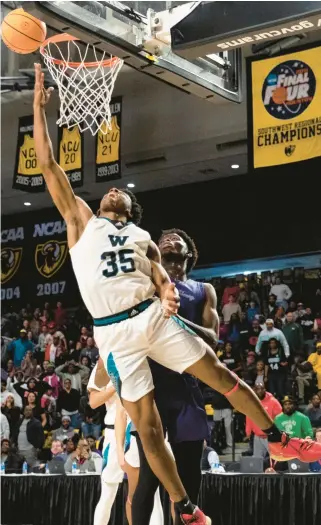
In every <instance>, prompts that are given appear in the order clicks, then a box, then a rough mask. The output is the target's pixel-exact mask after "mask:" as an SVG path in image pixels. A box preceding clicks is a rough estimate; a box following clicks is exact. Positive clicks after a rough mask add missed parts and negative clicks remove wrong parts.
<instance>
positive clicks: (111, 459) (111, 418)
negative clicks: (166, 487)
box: [87, 365, 163, 525]
mask: <svg viewBox="0 0 321 525" xmlns="http://www.w3.org/2000/svg"><path fill="white" fill-rule="evenodd" d="M96 372H97V365H96V366H95V367H94V369H93V371H92V373H91V375H90V378H89V381H88V385H87V389H88V392H89V403H90V406H91V407H92V408H98V407H99V406H101V405H102V404H103V403H105V406H106V416H105V425H106V428H105V435H104V445H103V470H102V474H101V495H100V499H99V502H98V503H97V506H96V509H95V516H94V525H107V523H108V522H109V519H110V514H111V509H112V506H113V504H114V501H115V498H116V495H117V491H118V487H119V483H121V482H122V481H123V477H124V471H125V472H126V474H127V476H128V485H129V495H128V499H127V502H126V514H127V519H128V522H129V524H130V525H131V523H132V520H131V507H130V506H131V499H132V496H133V494H134V491H135V489H136V486H137V483H138V469H139V453H138V448H137V443H136V438H135V437H134V436H133V435H131V427H132V424H131V421H130V419H129V417H128V415H127V414H126V413H125V412H124V410H123V409H122V406H121V405H120V402H119V398H118V396H117V394H116V390H115V388H114V387H113V385H112V383H111V382H110V383H109V384H107V385H106V386H104V387H98V386H97V385H96V382H95V378H96ZM117 433H118V436H117ZM154 501H155V504H154V509H153V513H152V515H151V518H150V525H162V523H163V510H162V506H161V502H160V497H159V492H157V493H156V494H155V498H154Z"/></svg>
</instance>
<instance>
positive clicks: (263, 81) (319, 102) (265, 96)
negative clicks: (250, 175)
mask: <svg viewBox="0 0 321 525" xmlns="http://www.w3.org/2000/svg"><path fill="white" fill-rule="evenodd" d="M249 80H250V82H249V89H251V94H249V95H250V98H249V101H248V102H249V112H250V115H249V119H250V121H249V125H250V126H249V130H250V133H249V140H251V141H252V148H251V147H250V148H249V151H250V152H251V150H252V149H253V154H252V159H251V158H250V164H252V166H253V167H254V168H263V167H268V166H276V165H280V164H288V163H291V162H299V161H303V160H307V159H312V158H314V157H318V156H321V46H318V47H314V48H310V49H305V50H302V51H296V52H292V53H287V54H283V55H282V56H277V57H273V58H268V59H263V60H262V59H260V60H254V61H251V63H250V79H249ZM251 101H252V107H250V106H251ZM251 130H252V133H251ZM251 161H252V162H251Z"/></svg>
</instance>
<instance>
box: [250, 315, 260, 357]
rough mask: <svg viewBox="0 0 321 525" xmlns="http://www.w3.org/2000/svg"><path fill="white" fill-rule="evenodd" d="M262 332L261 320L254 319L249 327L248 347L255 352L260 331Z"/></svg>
mask: <svg viewBox="0 0 321 525" xmlns="http://www.w3.org/2000/svg"><path fill="white" fill-rule="evenodd" d="M261 332H262V328H261V327H260V322H259V320H258V319H254V320H253V321H252V325H251V326H250V328H249V332H248V342H247V343H248V344H247V349H248V350H250V351H252V350H253V351H254V352H255V347H256V344H257V341H258V338H259V335H260V333H261Z"/></svg>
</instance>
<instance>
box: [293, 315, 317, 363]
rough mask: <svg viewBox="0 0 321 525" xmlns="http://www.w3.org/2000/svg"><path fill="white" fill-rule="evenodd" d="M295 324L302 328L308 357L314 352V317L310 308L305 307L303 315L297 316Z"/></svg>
mask: <svg viewBox="0 0 321 525" xmlns="http://www.w3.org/2000/svg"><path fill="white" fill-rule="evenodd" d="M296 322H297V324H298V325H299V326H301V328H302V332H303V341H304V346H305V350H306V351H307V353H308V355H309V354H311V353H312V352H313V350H314V333H313V325H314V315H313V314H312V310H311V308H309V307H308V306H307V307H306V309H305V314H304V315H302V316H299V317H298V318H297V320H296Z"/></svg>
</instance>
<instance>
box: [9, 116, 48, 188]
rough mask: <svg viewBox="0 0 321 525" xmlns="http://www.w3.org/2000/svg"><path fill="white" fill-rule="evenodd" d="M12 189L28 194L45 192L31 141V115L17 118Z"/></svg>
mask: <svg viewBox="0 0 321 525" xmlns="http://www.w3.org/2000/svg"><path fill="white" fill-rule="evenodd" d="M12 187H13V188H14V189H16V190H22V191H27V192H29V193H36V192H40V191H45V180H44V178H43V175H42V173H41V171H40V169H39V166H38V162H37V157H36V150H35V144H34V139H33V115H30V116H28V117H20V118H19V129H18V141H17V152H16V164H15V170H14V174H13V185H12Z"/></svg>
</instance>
